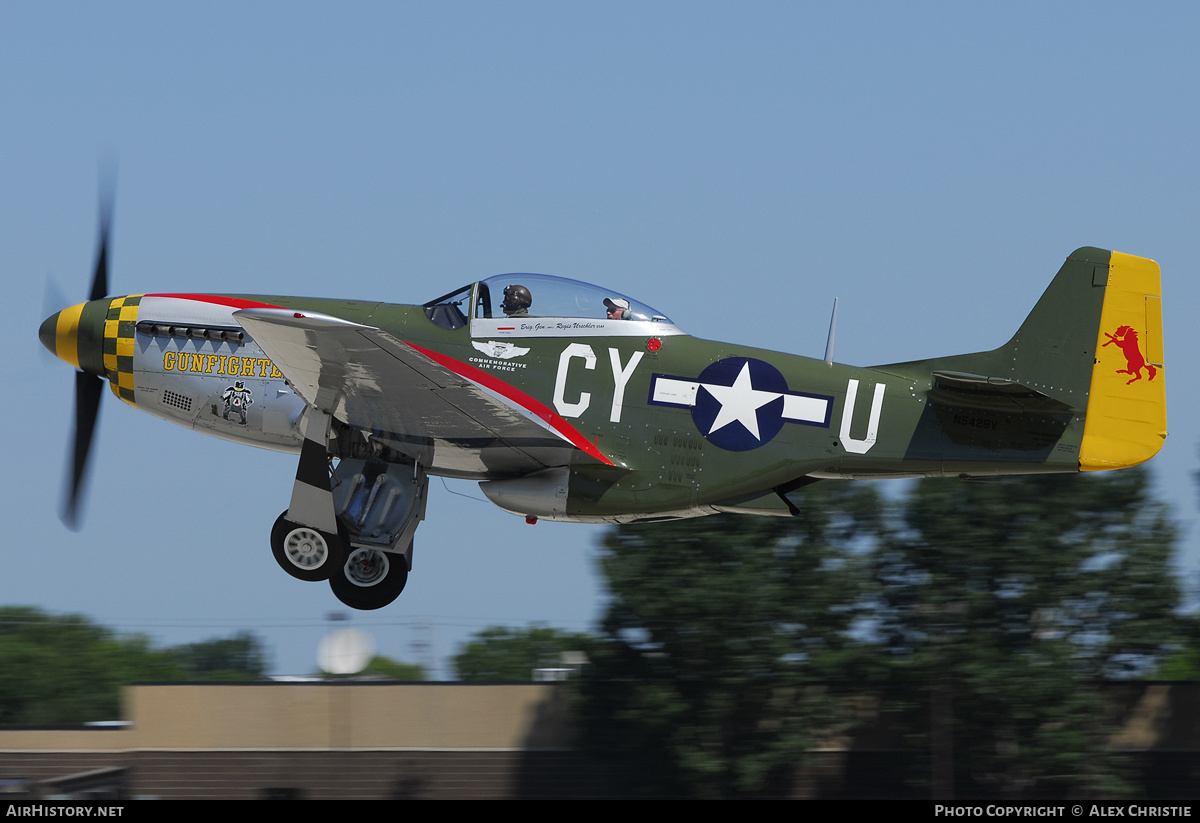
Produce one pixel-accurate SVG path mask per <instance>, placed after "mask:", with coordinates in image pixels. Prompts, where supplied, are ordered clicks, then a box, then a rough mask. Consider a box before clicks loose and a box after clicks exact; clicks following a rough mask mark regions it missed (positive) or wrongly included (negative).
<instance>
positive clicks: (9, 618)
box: [0, 606, 181, 725]
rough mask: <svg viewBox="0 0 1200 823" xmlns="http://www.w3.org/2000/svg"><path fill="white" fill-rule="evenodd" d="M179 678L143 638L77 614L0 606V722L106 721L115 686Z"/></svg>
mask: <svg viewBox="0 0 1200 823" xmlns="http://www.w3.org/2000/svg"><path fill="white" fill-rule="evenodd" d="M180 677H181V672H180V670H179V667H178V665H177V664H176V663H175V661H174V659H173V658H172V656H171V655H170V654H169V653H166V652H164V651H162V650H156V649H154V648H153V647H152V646H151V644H150V641H149V640H148V639H146V638H145V637H142V636H138V635H134V636H131V637H119V636H117V635H116V634H115V633H114V632H112V631H111V630H109V629H106V628H104V627H103V626H97V625H96V624H94V623H92V622H91V621H90V620H88V619H87V618H86V617H83V616H82V615H77V614H68V615H50V614H46V613H45V612H43V611H40V610H38V609H35V608H30V607H24V606H9V607H4V608H0V725H61V724H74V723H83V722H87V721H92V720H112V719H114V718H117V717H119V716H120V690H121V686H122V685H124V684H126V683H129V682H132V681H134V680H178V679H180Z"/></svg>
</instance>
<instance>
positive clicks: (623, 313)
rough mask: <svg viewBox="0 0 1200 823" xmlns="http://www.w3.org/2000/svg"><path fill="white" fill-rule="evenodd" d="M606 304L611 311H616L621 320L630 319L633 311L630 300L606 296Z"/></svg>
mask: <svg viewBox="0 0 1200 823" xmlns="http://www.w3.org/2000/svg"><path fill="white" fill-rule="evenodd" d="M604 306H605V308H607V309H608V310H609V311H610V312H614V311H615V312H616V313H617V317H619V318H620V319H621V320H628V319H629V318H630V317H631V316H632V315H633V312H632V311H630V308H629V301H628V300H626V299H625V298H624V297H606V298H604Z"/></svg>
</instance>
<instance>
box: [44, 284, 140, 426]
mask: <svg viewBox="0 0 1200 823" xmlns="http://www.w3.org/2000/svg"><path fill="white" fill-rule="evenodd" d="M141 299H142V296H141V295H140V294H135V295H128V296H125V297H112V298H108V297H106V298H104V299H103V300H92V301H90V302H88V303H80V304H79V305H77V306H71V307H70V308H69V309H63V310H62V311H59V312H55V313H54V314H52V315H50V316H49V317H47V318H46V319H45V320H43V321H42V325H41V327H40V328H39V329H38V337H39V338H40V339H41V341H42V345H43V346H45V347H46V348H47V349H48V350H49V351H50V353H51V354H53V355H54V356H55V357H58V358H59V359H60V360H64V361H66V362H67V363H70V364H71V365H72V366H74V367H75V368H77V369H81V370H83V371H85V372H89V373H90V374H96V375H99V376H100V377H104V378H106V379H107V380H108V381H109V383H111V384H112V389H113V392H114V393H115V394H116V395H117V396H118V397H120V398H121V399H122V400H125V401H127V402H129V403H132V402H133V394H134V383H133V349H134V334H135V331H136V326H137V316H138V304H139V303H140V302H141Z"/></svg>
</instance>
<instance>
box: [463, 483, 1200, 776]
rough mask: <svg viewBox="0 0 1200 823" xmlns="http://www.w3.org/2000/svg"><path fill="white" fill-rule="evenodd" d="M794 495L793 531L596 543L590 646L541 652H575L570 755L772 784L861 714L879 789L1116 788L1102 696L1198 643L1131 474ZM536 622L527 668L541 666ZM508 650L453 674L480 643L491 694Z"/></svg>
mask: <svg viewBox="0 0 1200 823" xmlns="http://www.w3.org/2000/svg"><path fill="white" fill-rule="evenodd" d="M791 500H792V502H793V503H794V504H795V505H796V506H797V508H798V509H799V511H800V513H799V516H798V517H794V518H763V517H748V516H738V515H721V516H713V517H706V518H698V519H695V520H681V521H673V522H667V523H653V524H635V525H628V526H621V527H615V528H613V529H611V530H610V531H609V532H607V534H606V536H605V537H604V539H603V545H602V548H601V555H600V558H599V563H600V567H601V569H602V571H603V574H604V576H605V578H606V580H607V582H608V589H609V602H608V606H607V608H606V610H605V613H604V616H603V619H602V621H601V624H600V627H599V631H598V632H597V633H596V634H595V635H594V636H592V637H588V638H581V637H579V636H568V635H564V636H562V638H561V640H562V641H563V642H562V643H561V644H560V648H567V647H575V648H580V647H583V648H584V649H585V650H586V652H587V656H588V659H589V665H588V666H586V667H585V669H584V670H583V674H582V677H581V678H580V679H579V680H578V681H577V683H576V686H575V688H576V689H577V701H578V702H577V713H578V716H579V717H580V718H581V723H582V726H583V733H584V741H585V744H586V746H587V747H588V749H589V750H590V751H592V752H593V753H594V754H596V755H597V756H598V757H600V758H601V759H602V760H603V761H604V762H606V763H608V764H610V765H611V766H612V768H613V769H614V772H615V775H616V780H617V781H618V783H619V785H620V786H621V790H622V791H625V792H627V793H630V794H635V795H636V794H648V795H670V796H726V797H728V796H743V795H750V796H758V795H770V794H776V793H785V792H787V791H789V789H790V783H791V781H792V780H794V777H795V774H796V766H797V765H798V764H801V763H803V762H805V758H806V753H808V752H811V751H812V750H813V749H815V748H817V747H820V746H822V745H824V744H826V743H828V742H829V741H830V740H834V739H843V740H844V739H847V738H849V737H852V736H853V735H854V734H855V733H856V730H857V729H858V728H859V727H858V726H857V725H856V724H858V723H859V722H860V721H861V719H862V711H861V709H862V706H863V703H864V701H870V702H871V705H872V706H874V707H875V709H874V710H872V712H871V713H870V714H871V717H872V718H874V720H873V722H878V721H879V718H883V719H884V721H885V723H886V725H887V727H888V728H889V729H891V730H892V733H893V735H892V736H893V739H895V740H899V741H901V744H902V746H903V747H904V748H905V749H906V750H907V751H909V752H911V753H913V755H914V756H913V757H909V758H906V759H904V760H903V761H902V762H901V763H900V764H899V765H898V766H897V767H895V768H893V778H894V780H895V783H894V784H893V785H892V787H891V788H890V789H889V790H890V791H892V792H895V791H897V786H898V787H900V789H899V790H900V791H911V792H912V793H914V794H916V795H922V794H923V795H924V796H929V794H930V793H932V794H934V795H935V796H939V797H953V796H955V794H956V792H957V793H958V794H959V796H962V795H963V794H974V795H976V796H990V797H1026V798H1028V797H1038V796H1043V797H1060V796H1063V795H1065V794H1068V793H1070V792H1084V793H1091V794H1093V796H1099V795H1101V794H1103V795H1114V794H1121V793H1123V792H1130V791H1134V790H1135V786H1134V784H1133V782H1131V778H1130V772H1129V769H1128V768H1127V766H1128V764H1127V762H1126V761H1124V760H1123V759H1122V757H1121V756H1120V755H1119V754H1118V753H1116V752H1113V751H1111V750H1110V747H1108V745H1107V741H1108V739H1109V736H1110V735H1111V733H1112V732H1113V730H1114V728H1115V726H1114V723H1115V720H1116V718H1115V717H1114V716H1113V713H1112V711H1111V707H1110V706H1108V705H1107V704H1106V702H1105V700H1104V699H1103V694H1102V689H1101V688H1100V686H1101V684H1102V683H1104V682H1106V681H1111V680H1113V679H1122V678H1150V677H1155V676H1158V675H1159V673H1160V672H1167V673H1169V674H1171V675H1172V676H1175V677H1181V676H1182V677H1188V676H1192V677H1194V676H1196V674H1197V672H1196V658H1197V655H1196V649H1197V648H1198V645H1197V644H1196V642H1195V640H1196V637H1197V632H1196V630H1195V625H1196V622H1195V620H1194V619H1186V618H1183V617H1181V616H1180V614H1179V609H1180V605H1181V591H1180V585H1179V582H1178V580H1177V579H1176V577H1175V574H1174V572H1173V570H1172V565H1171V559H1172V554H1173V551H1174V548H1175V542H1176V536H1177V527H1176V525H1175V523H1174V522H1173V520H1172V519H1171V517H1170V514H1169V512H1168V510H1167V507H1166V506H1165V505H1164V504H1163V503H1161V502H1160V501H1158V500H1156V499H1155V498H1154V497H1153V495H1152V494H1151V492H1150V488H1149V477H1148V475H1147V474H1146V472H1144V471H1143V470H1141V469H1130V470H1126V471H1121V472H1106V473H1103V474H1096V475H1079V476H1075V475H1071V476H1066V475H1044V476H1032V477H1024V478H1005V479H997V480H994V481H983V482H955V481H952V480H946V479H929V480H920V481H914V482H912V483H911V484H909V485H908V487H907V490H906V491H905V492H904V493H903V494H902V495H900V496H899V497H898V498H895V499H889V498H884V497H882V496H881V495H880V493H879V490H878V489H877V488H876V487H875V486H874V485H871V484H862V483H843V482H836V481H827V482H821V483H817V484H814V485H812V486H809V487H806V488H805V489H803V490H802V491H800V492H797V493H795V494H793V495H792V496H791ZM540 631H541V633H542V637H541V641H540V645H541V647H542V652H541V653H540V656H536V655H535V656H531V657H529V658H527V659H526V660H525V662H524V664H523V665H524V666H525V671H526V672H527V671H528V666H529V664H530V662H532V661H533V660H541V661H542V664H543V665H544V664H545V661H546V660H547V659H549V658H552V656H553V655H552V654H549V655H548V654H547V653H546V648H547V645H548V640H549V638H548V637H547V636H546V633H547V632H551V633H552V632H553V630H550V629H546V628H545V627H542V628H541V629H540ZM510 632H511V630H510ZM512 635H513V636H510V637H509V638H508V641H507V642H505V641H504V638H502V637H499V636H495V637H493V638H492V642H491V643H490V644H489V643H487V642H482V641H485V640H486V638H482V639H481V642H480V644H479V645H480V647H479V648H475V649H474V650H473V651H472V650H471V649H470V648H468V649H465V650H464V656H463V657H462V658H460V659H461V660H464V661H465V660H466V657H467V655H466V652H467V651H472V654H471V655H470V657H471V658H472V661H473V662H472V663H471V665H472V666H473V669H471V670H470V671H468V670H466V669H465V668H464V669H460V675H463V676H468V677H469V676H473V675H472V672H474V671H479V670H487V669H488V667H487V666H486V665H482V664H481V662H480V660H481V658H482V657H484V656H485V655H484V652H485V651H486V648H487V647H488V646H489V645H490V646H491V647H492V650H493V651H494V652H495V653H496V654H495V655H494V656H493V663H494V664H495V665H493V666H492V667H491V669H490V676H489V677H487V678H484V679H500V678H498V677H497V675H496V673H497V671H499V669H500V666H499V665H498V662H499V660H500V657H499V652H500V651H501V649H504V648H506V647H507V652H508V653H509V657H510V658H511V657H514V656H519V655H516V654H515V648H514V647H515V646H519V645H520V643H519V641H520V638H519V636H517V635H516V633H512ZM517 670H518V671H519V667H518V669H517ZM512 673H514V674H515V673H516V671H513V672H512ZM514 679H528V674H523V675H521V676H520V677H517V678H514Z"/></svg>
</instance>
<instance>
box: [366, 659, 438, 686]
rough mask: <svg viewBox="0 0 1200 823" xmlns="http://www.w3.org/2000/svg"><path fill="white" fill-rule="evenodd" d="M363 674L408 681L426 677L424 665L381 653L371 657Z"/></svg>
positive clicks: (421, 679)
mask: <svg viewBox="0 0 1200 823" xmlns="http://www.w3.org/2000/svg"><path fill="white" fill-rule="evenodd" d="M362 674H363V675H366V676H375V677H384V678H387V679H388V680H403V681H407V682H411V681H423V680H425V679H426V678H425V668H424V667H423V666H419V665H417V664H416V663H403V662H401V661H399V660H393V659H392V658H390V657H384V656H383V655H381V654H377V655H375V656H374V657H372V658H371V662H370V663H368V664H367V667H366V668H365V669H363V670H362Z"/></svg>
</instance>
